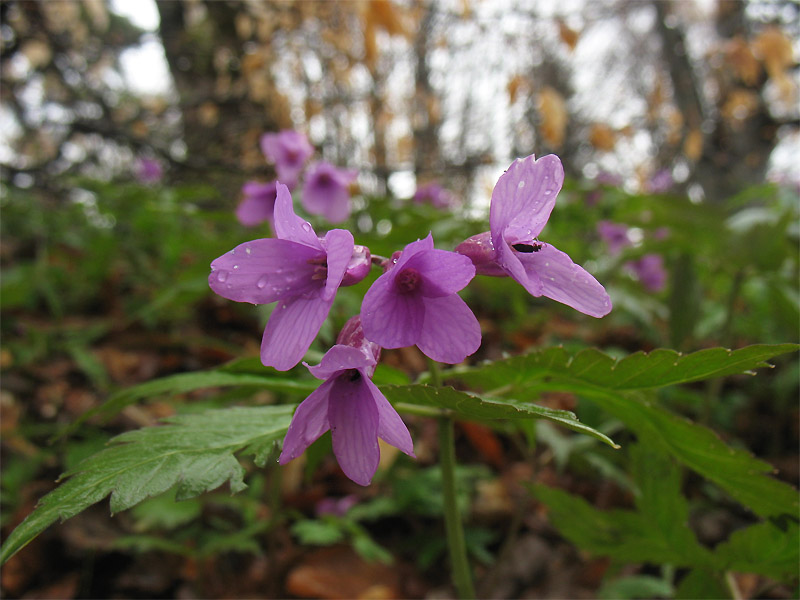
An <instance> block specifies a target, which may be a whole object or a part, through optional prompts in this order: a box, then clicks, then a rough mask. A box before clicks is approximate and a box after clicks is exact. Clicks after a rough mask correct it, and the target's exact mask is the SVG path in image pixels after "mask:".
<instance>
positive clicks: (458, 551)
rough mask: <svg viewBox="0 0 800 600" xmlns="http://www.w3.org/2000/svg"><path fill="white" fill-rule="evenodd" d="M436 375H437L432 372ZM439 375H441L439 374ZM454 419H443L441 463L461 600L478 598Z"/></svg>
mask: <svg viewBox="0 0 800 600" xmlns="http://www.w3.org/2000/svg"><path fill="white" fill-rule="evenodd" d="M431 374H432V375H433V372H432V373H431ZM437 375H438V372H437ZM454 429H455V428H454V425H453V420H452V419H451V418H450V417H440V418H439V460H440V462H441V465H442V491H443V495H444V524H445V529H446V530H447V546H448V549H449V551H450V570H451V572H452V580H453V584H454V585H455V586H456V592H457V593H458V597H459V598H475V590H474V588H473V587H472V575H471V574H470V570H469V561H468V560H467V545H466V543H465V541H464V524H463V523H462V521H461V514H460V513H459V510H458V503H457V502H456V446H455V435H454Z"/></svg>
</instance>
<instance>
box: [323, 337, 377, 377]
mask: <svg viewBox="0 0 800 600" xmlns="http://www.w3.org/2000/svg"><path fill="white" fill-rule="evenodd" d="M374 365H375V359H374V357H372V356H371V355H368V354H367V353H366V352H363V351H362V350H361V349H359V348H354V347H353V346H343V345H342V344H336V345H335V346H333V347H331V349H330V350H328V351H327V352H326V353H325V356H323V357H322V360H321V361H320V362H319V364H318V365H316V366H314V367H308V370H309V371H311V374H312V375H313V376H314V377H316V378H317V379H328V378H330V377H331V376H332V375H333V374H334V373H336V372H338V371H345V370H347V369H366V368H368V367H371V366H374Z"/></svg>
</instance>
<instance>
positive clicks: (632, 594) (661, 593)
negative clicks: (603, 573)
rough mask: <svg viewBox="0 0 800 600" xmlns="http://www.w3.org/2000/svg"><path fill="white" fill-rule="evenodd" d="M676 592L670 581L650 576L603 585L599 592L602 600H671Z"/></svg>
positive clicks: (634, 577)
mask: <svg viewBox="0 0 800 600" xmlns="http://www.w3.org/2000/svg"><path fill="white" fill-rule="evenodd" d="M674 593H675V590H674V589H673V587H672V584H670V583H669V582H668V581H664V580H663V579H660V578H658V577H652V576H650V575H631V576H630V577H621V578H619V579H615V580H614V581H610V582H607V583H604V584H603V587H601V588H600V589H599V590H598V592H597V597H598V598H600V599H601V600H623V599H628V598H671V597H672V595H673V594H674Z"/></svg>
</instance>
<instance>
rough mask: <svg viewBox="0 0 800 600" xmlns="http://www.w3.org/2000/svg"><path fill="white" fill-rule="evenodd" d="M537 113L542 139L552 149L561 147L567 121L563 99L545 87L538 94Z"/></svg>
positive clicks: (567, 115)
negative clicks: (539, 115)
mask: <svg viewBox="0 0 800 600" xmlns="http://www.w3.org/2000/svg"><path fill="white" fill-rule="evenodd" d="M539 113H540V114H541V116H542V123H541V126H540V129H541V134H542V137H543V138H544V139H545V141H546V142H547V143H548V144H550V145H551V146H553V147H554V148H559V147H561V145H562V144H563V143H564V134H565V133H566V130H567V122H568V121H569V113H568V112H567V103H566V102H565V101H564V97H563V96H562V95H561V94H560V93H558V91H556V90H555V89H553V88H552V87H550V86H545V87H544V88H542V91H541V92H539Z"/></svg>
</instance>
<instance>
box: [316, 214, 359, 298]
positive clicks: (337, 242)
mask: <svg viewBox="0 0 800 600" xmlns="http://www.w3.org/2000/svg"><path fill="white" fill-rule="evenodd" d="M324 246H325V250H326V251H327V254H328V257H327V265H328V276H327V279H326V281H325V289H324V290H323V292H322V298H323V299H324V300H329V299H332V298H333V297H334V296H335V295H336V290H338V289H339V286H340V285H341V283H342V278H343V277H344V274H345V271H346V270H347V265H348V264H349V263H350V258H351V257H352V256H353V248H354V246H353V234H352V233H350V232H349V231H347V230H345V229H332V230H331V231H329V232H328V233H327V234H326V235H325V243H324Z"/></svg>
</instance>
